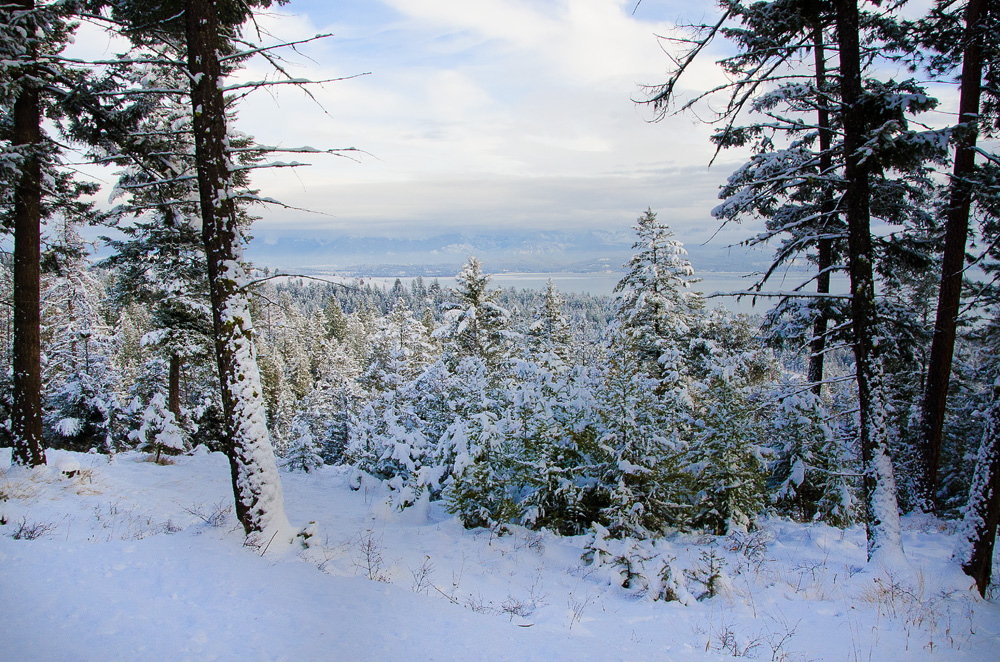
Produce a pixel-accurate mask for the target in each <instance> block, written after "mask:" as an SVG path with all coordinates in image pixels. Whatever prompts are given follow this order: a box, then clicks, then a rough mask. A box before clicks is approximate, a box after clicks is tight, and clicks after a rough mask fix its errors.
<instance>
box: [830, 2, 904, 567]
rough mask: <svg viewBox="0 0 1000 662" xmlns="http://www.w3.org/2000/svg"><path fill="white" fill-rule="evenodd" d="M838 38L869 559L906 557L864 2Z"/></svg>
mask: <svg viewBox="0 0 1000 662" xmlns="http://www.w3.org/2000/svg"><path fill="white" fill-rule="evenodd" d="M836 6H837V40H838V43H839V47H840V96H841V102H842V104H843V124H844V157H845V158H844V163H845V167H844V171H845V176H846V179H847V190H846V192H845V196H844V197H845V207H846V212H847V232H848V251H849V253H850V255H849V267H850V275H851V316H852V322H853V328H854V364H855V372H856V373H857V384H858V401H859V407H860V414H859V417H860V424H859V434H860V437H861V439H860V441H861V460H862V466H863V474H864V476H863V478H862V495H863V500H864V508H865V523H866V526H867V533H868V559H869V561H871V560H873V559H874V558H875V557H876V556H879V557H884V556H886V555H893V556H896V555H901V554H902V549H903V541H902V534H901V532H900V528H899V510H898V505H897V501H896V481H895V477H894V476H893V471H892V463H891V462H890V460H889V455H888V452H887V449H886V429H885V426H886V421H885V419H884V412H883V406H882V404H883V399H884V397H885V394H884V393H883V390H882V387H881V381H882V380H881V374H880V370H879V369H878V366H879V353H880V352H879V348H878V344H877V343H876V342H875V337H876V334H877V328H878V324H877V323H878V320H877V315H876V312H877V311H876V309H875V279H874V275H873V268H872V265H873V262H874V251H873V249H872V239H871V227H870V226H871V216H870V209H869V186H868V178H869V169H870V166H869V164H868V163H866V162H865V160H864V158H863V157H862V154H861V152H860V147H861V146H862V144H863V142H864V137H865V133H866V130H867V125H866V121H865V111H864V108H863V106H862V99H863V93H864V90H863V88H862V84H861V56H860V53H861V47H860V43H859V39H860V32H859V18H858V3H857V0H837V2H836Z"/></svg>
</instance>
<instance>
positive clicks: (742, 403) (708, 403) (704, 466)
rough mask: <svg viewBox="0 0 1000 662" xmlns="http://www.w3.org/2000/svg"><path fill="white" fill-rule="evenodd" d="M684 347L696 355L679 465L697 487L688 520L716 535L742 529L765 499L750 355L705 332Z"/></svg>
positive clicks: (759, 429)
mask: <svg viewBox="0 0 1000 662" xmlns="http://www.w3.org/2000/svg"><path fill="white" fill-rule="evenodd" d="M690 351H691V352H692V353H694V354H696V355H697V356H698V357H699V359H700V366H699V370H698V375H697V378H696V379H695V380H694V381H692V383H691V385H690V386H689V389H688V393H689V395H690V398H691V401H692V403H693V407H692V411H691V416H692V420H691V421H690V424H689V425H690V433H689V434H690V437H689V439H688V444H687V449H686V453H685V471H686V472H687V473H689V474H691V475H692V477H693V479H694V482H695V486H696V488H695V489H697V495H696V497H695V499H694V504H693V505H694V508H693V512H692V522H693V524H694V525H695V526H698V527H704V528H707V529H708V530H709V531H711V532H713V533H715V534H718V535H722V534H724V533H726V532H727V531H729V530H731V529H733V528H738V529H743V530H746V529H747V528H749V527H751V526H752V525H753V521H754V519H755V518H756V516H757V515H758V514H760V513H761V512H762V511H763V509H764V504H765V496H764V479H765V475H764V457H763V444H762V439H761V437H762V435H761V421H760V418H759V416H758V415H757V414H756V413H755V409H756V408H757V405H756V403H755V402H754V399H753V397H752V392H751V390H752V388H753V386H754V381H755V378H754V377H755V376H754V365H755V363H756V361H755V360H754V358H755V357H752V356H747V355H746V354H747V353H745V352H733V351H729V350H727V349H726V348H725V347H723V346H721V344H720V343H718V342H716V341H715V340H713V339H712V338H705V337H701V338H696V339H694V340H692V342H691V346H690Z"/></svg>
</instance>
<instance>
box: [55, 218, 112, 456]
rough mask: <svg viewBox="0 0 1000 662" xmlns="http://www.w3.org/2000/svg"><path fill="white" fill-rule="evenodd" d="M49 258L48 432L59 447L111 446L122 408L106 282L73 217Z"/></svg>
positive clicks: (65, 222)
mask: <svg viewBox="0 0 1000 662" xmlns="http://www.w3.org/2000/svg"><path fill="white" fill-rule="evenodd" d="M49 262H50V263H51V267H52V269H53V272H52V273H51V274H48V275H47V276H46V279H45V281H46V282H45V295H44V297H43V300H42V320H43V334H42V340H43V344H44V347H45V354H46V357H47V359H48V360H47V361H46V370H45V372H44V374H43V379H44V383H45V385H46V390H47V391H48V393H49V397H48V400H47V403H46V408H45V412H44V421H45V423H46V426H45V427H46V432H47V436H48V439H49V440H50V442H51V443H52V445H54V446H57V447H65V448H70V449H72V450H78V451H86V450H90V449H92V448H96V449H99V450H102V451H110V450H112V449H114V447H115V445H116V444H115V436H116V434H117V430H116V429H115V427H116V421H117V419H118V415H119V410H120V409H121V407H120V404H119V403H118V398H117V395H118V392H119V388H118V375H117V373H116V372H115V369H114V364H113V362H112V360H111V355H112V353H113V345H112V342H113V341H112V337H111V335H110V333H109V329H108V328H107V326H106V325H105V324H104V323H103V320H102V314H101V310H100V305H101V301H102V299H103V298H104V290H103V287H102V286H101V283H100V282H99V281H98V280H97V279H96V278H95V277H94V276H93V274H91V273H90V272H89V271H88V265H87V262H86V250H85V247H84V245H83V240H82V238H81V237H80V235H79V233H78V231H77V230H76V228H75V225H74V222H73V221H72V220H70V219H62V223H61V224H60V227H59V237H58V242H57V244H56V245H55V250H54V251H53V253H52V255H51V259H50V260H49Z"/></svg>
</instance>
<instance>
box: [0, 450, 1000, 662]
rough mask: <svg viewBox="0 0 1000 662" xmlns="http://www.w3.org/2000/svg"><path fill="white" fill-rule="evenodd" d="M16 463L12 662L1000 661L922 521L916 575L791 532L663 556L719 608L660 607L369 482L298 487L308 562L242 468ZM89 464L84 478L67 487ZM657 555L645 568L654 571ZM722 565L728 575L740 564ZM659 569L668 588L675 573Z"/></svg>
mask: <svg viewBox="0 0 1000 662" xmlns="http://www.w3.org/2000/svg"><path fill="white" fill-rule="evenodd" d="M145 458H146V456H145V455H143V454H138V453H127V454H121V455H118V456H117V457H116V458H114V460H113V461H111V462H109V460H108V458H107V457H105V456H99V455H81V454H71V453H64V452H59V451H51V450H50V451H49V452H48V459H49V467H46V468H42V469H40V470H35V471H27V470H23V469H20V468H14V469H10V468H8V467H9V463H10V454H9V451H8V450H3V451H0V469H3V473H2V474H0V498H4V497H5V498H6V500H5V501H0V515H2V518H3V520H4V521H5V522H6V523H5V524H4V525H3V526H0V659H3V660H11V661H18V662H20V661H28V660H45V661H53V660H101V661H105V660H296V661H298V660H386V659H409V660H536V659H537V660H699V661H700V660H724V659H730V658H732V657H733V656H740V657H745V658H749V659H759V660H803V661H807V660H969V661H976V662H982V661H984V660H995V659H998V656H1000V653H998V651H1000V604H998V602H997V601H996V600H994V601H982V600H980V599H979V598H978V596H977V595H975V594H974V593H972V592H971V591H969V590H968V586H969V582H968V581H967V579H966V578H965V577H964V575H962V574H961V573H960V572H958V571H956V569H955V568H954V566H953V565H952V564H951V562H950V561H949V556H950V553H951V548H952V545H953V540H952V538H951V536H950V535H949V533H948V532H947V530H946V528H945V527H944V526H942V525H941V524H940V523H939V522H938V521H937V520H934V519H930V518H908V519H905V520H904V527H905V531H904V544H905V546H906V551H907V558H908V561H909V565H908V566H907V567H897V568H892V569H886V568H879V567H868V566H867V565H866V564H865V539H864V529H863V527H855V528H853V529H850V530H848V531H846V532H843V531H840V530H837V529H833V528H830V527H827V526H825V525H801V524H795V523H790V522H787V521H783V520H769V521H766V522H765V523H764V526H763V528H762V529H761V531H760V532H758V533H755V534H752V535H748V536H742V537H740V536H737V537H729V538H715V537H707V536H695V535H684V534H676V535H674V536H670V537H668V538H667V539H665V540H663V541H660V542H658V543H657V544H656V545H655V546H649V545H647V546H646V548H645V551H644V554H645V555H646V556H650V555H653V554H656V555H660V556H661V557H662V558H666V559H667V560H670V559H671V558H673V560H672V561H671V566H672V567H673V569H674V570H675V571H676V573H677V574H678V575H682V576H683V578H684V579H683V584H682V586H681V594H682V597H683V593H684V591H687V592H688V593H690V594H692V595H693V596H697V595H699V594H700V593H703V592H704V589H705V587H704V584H703V583H701V582H699V581H698V579H702V580H704V579H705V578H706V577H707V575H708V574H711V573H709V572H707V568H708V565H710V564H714V565H716V566H717V567H719V568H720V569H721V573H720V578H719V581H718V582H717V583H718V585H719V587H720V588H719V591H718V594H717V595H716V596H715V597H713V598H707V599H703V600H701V601H697V600H693V599H691V600H688V604H686V605H685V604H681V603H680V602H677V601H673V602H664V601H662V600H654V599H653V597H652V594H653V592H654V591H653V590H651V589H644V588H643V586H644V585H645V584H649V585H652V586H653V588H654V589H655V588H656V587H657V586H658V585H659V580H658V579H656V578H646V579H647V581H643V579H642V578H635V579H633V581H632V585H633V587H632V588H623V587H622V586H621V582H622V579H621V574H620V572H619V568H616V567H614V566H603V567H595V566H594V565H587V564H585V563H584V562H583V561H582V560H581V555H582V554H583V551H584V545H585V544H586V540H587V537H586V536H580V537H576V538H560V537H558V536H555V535H552V534H548V533H534V532H530V531H527V530H524V529H519V528H515V529H514V530H513V531H512V532H510V533H508V534H506V535H503V536H498V535H496V534H495V533H493V532H490V531H486V530H475V531H468V530H465V529H463V528H462V526H461V525H460V524H459V523H458V521H457V520H456V519H455V518H454V517H452V516H450V515H448V514H447V513H446V512H445V511H444V510H443V508H442V507H441V505H440V504H437V503H435V504H426V503H425V504H423V506H422V507H421V506H420V505H418V506H417V507H415V508H412V509H410V510H408V511H406V512H403V513H397V512H395V511H393V510H392V509H391V508H389V507H387V506H386V496H387V492H386V490H385V489H384V488H383V487H382V486H381V485H379V484H376V483H374V482H372V481H370V480H369V481H362V485H361V488H360V489H358V490H356V491H355V490H352V489H350V485H351V484H352V482H353V481H352V480H351V479H352V474H351V472H350V470H349V469H347V468H335V467H326V468H324V469H322V470H321V471H319V472H316V473H312V474H303V473H283V474H282V478H283V481H284V490H285V501H286V507H287V510H288V515H289V518H290V519H291V520H292V522H293V523H296V522H297V523H298V524H299V525H305V524H306V523H307V522H308V521H311V520H315V521H316V522H317V523H318V533H316V535H315V536H314V537H313V538H312V541H313V542H314V544H313V545H312V546H311V547H309V548H308V549H302V548H301V547H300V548H295V549H292V548H285V549H260V548H255V547H251V546H245V545H244V541H243V535H242V531H241V529H240V528H239V525H238V523H237V521H236V518H235V516H234V515H233V514H232V511H231V506H230V504H231V503H232V492H231V483H230V475H229V467H228V463H227V462H226V459H225V458H224V457H223V456H222V455H221V454H217V453H215V454H209V453H207V452H196V453H195V454H194V455H192V456H183V457H179V458H176V459H175V463H174V464H172V465H169V466H161V465H157V464H153V463H151V462H148V461H144V460H145ZM66 459H71V460H76V461H78V462H79V463H80V465H81V469H82V471H81V473H79V474H77V475H76V476H74V477H72V478H67V477H65V476H63V475H62V474H61V473H60V471H59V470H58V469H57V464H58V463H59V462H60V461H61V460H66ZM640 553H643V551H642V550H640ZM720 559H721V560H720ZM657 561H658V559H651V560H649V561H647V563H646V565H648V566H649V567H661V565H662V564H658V563H657Z"/></svg>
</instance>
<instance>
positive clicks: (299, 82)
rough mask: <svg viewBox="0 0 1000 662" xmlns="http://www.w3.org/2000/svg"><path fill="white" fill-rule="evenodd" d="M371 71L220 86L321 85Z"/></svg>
mask: <svg viewBox="0 0 1000 662" xmlns="http://www.w3.org/2000/svg"><path fill="white" fill-rule="evenodd" d="M370 74H371V72H365V73H361V74H352V75H350V76H341V77H339V78H324V79H323V80H311V79H309V78H288V79H286V80H266V79H265V80H251V81H246V82H245V83H234V84H233V85H226V86H224V87H222V88H221V89H222V91H223V92H232V91H233V90H242V89H246V88H253V89H257V88H260V87H270V86H272V85H322V84H323V83H337V82H340V81H345V80H351V79H352V78H360V77H361V76H368V75H370Z"/></svg>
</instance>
